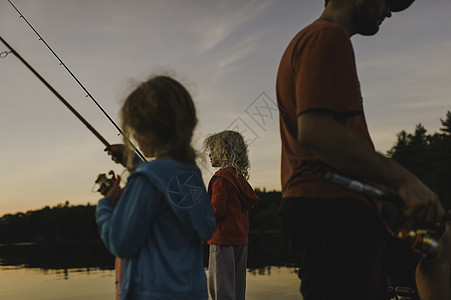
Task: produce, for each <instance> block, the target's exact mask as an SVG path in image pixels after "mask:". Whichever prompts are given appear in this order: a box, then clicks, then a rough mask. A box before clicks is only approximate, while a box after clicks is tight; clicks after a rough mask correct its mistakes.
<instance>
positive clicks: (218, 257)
mask: <svg viewBox="0 0 451 300" xmlns="http://www.w3.org/2000/svg"><path fill="white" fill-rule="evenodd" d="M246 265H247V245H237V246H228V245H210V258H209V263H208V289H209V291H210V296H211V298H212V300H244V299H245V298H246Z"/></svg>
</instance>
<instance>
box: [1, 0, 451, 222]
mask: <svg viewBox="0 0 451 300" xmlns="http://www.w3.org/2000/svg"><path fill="white" fill-rule="evenodd" d="M12 1H13V0H12ZM13 3H14V4H15V5H16V7H17V8H18V9H19V10H20V11H21V12H22V14H23V15H24V16H25V18H27V20H28V21H29V22H30V23H31V24H32V25H33V26H34V28H35V29H36V30H37V31H38V32H39V33H40V34H41V36H42V37H43V38H44V39H45V41H46V42H47V43H48V44H49V45H50V47H52V48H53V50H54V51H55V52H56V53H57V54H58V56H59V57H60V58H61V59H62V60H63V61H64V63H65V64H66V65H67V66H68V67H69V69H70V70H71V71H72V72H73V73H74V74H75V76H76V77H77V78H78V79H79V80H80V81H81V82H82V83H83V85H84V86H85V87H86V88H87V89H88V91H89V92H90V93H91V94H92V95H93V96H94V98H95V99H96V100H97V101H98V102H99V103H100V105H101V106H102V107H103V108H104V109H105V111H107V112H108V114H109V115H110V116H111V117H112V118H113V119H114V120H115V122H116V123H117V124H120V120H119V118H118V111H119V108H120V106H121V101H122V99H123V98H124V97H125V96H126V95H127V93H129V92H130V91H131V90H132V89H133V84H134V83H136V82H139V81H142V80H145V79H147V77H148V76H149V75H151V74H155V73H156V74H158V73H161V72H170V73H171V74H174V75H175V78H176V79H178V80H180V81H181V82H182V83H183V84H184V85H185V86H186V87H187V88H188V89H189V90H190V92H191V93H192V96H193V98H194V100H195V104H196V106H197V111H198V118H199V125H198V127H197V130H196V133H195V141H194V144H195V146H196V147H197V148H198V149H199V148H200V147H201V143H202V140H203V139H204V138H205V137H206V136H207V135H208V134H209V133H214V132H218V131H222V130H225V129H238V130H240V131H242V132H243V133H244V135H245V136H246V138H247V140H248V142H249V151H250V159H251V170H250V175H251V178H250V183H251V184H252V185H253V187H255V188H266V189H267V190H273V189H277V190H279V189H280V176H279V173H280V170H279V165H280V162H279V160H280V141H279V128H278V115H277V111H276V108H277V107H276V104H275V101H276V99H275V77H276V73H277V67H278V63H279V60H280V57H281V55H282V53H283V51H284V49H285V47H286V45H287V44H288V43H289V41H290V40H291V38H292V37H293V36H294V35H295V34H296V33H297V32H298V31H299V30H300V29H302V28H303V27H304V26H306V25H308V24H309V23H311V22H313V21H314V20H315V19H316V18H318V17H319V15H320V14H321V12H322V10H323V5H324V1H323V0H297V1H295V0H218V1H208V0H190V1H183V0H164V1H163V0H159V1H156V0H128V1H119V0H89V1H88V0H78V1H69V0H58V1H57V0H14V1H13ZM450 12H451V1H450V0H422V1H421V0H417V1H416V2H415V3H414V4H413V5H412V6H411V7H410V8H409V9H408V10H406V11H404V12H401V13H394V14H393V16H392V18H390V19H387V20H385V22H384V23H383V24H382V26H381V29H380V32H379V33H378V34H377V35H376V36H374V37H361V36H354V37H353V38H352V42H353V44H354V48H355V53H356V60H357V68H358V73H359V78H360V81H361V87H362V94H363V97H364V105H365V109H366V117H367V121H368V126H369V130H370V133H371V135H372V137H373V141H374V143H375V146H376V148H377V150H378V151H381V152H383V153H385V152H386V151H387V150H389V149H390V148H391V147H392V145H393V143H394V142H395V141H396V134H397V133H398V132H400V131H401V130H403V129H405V130H407V131H408V132H413V131H414V129H415V125H416V124H419V123H422V124H423V125H424V126H425V127H426V129H427V130H428V132H429V133H433V132H437V131H438V130H439V128H440V126H441V124H440V118H444V117H445V116H446V112H447V111H448V110H451V99H450V95H451V59H450V57H451V21H450V18H449V13H450ZM0 35H1V36H2V37H3V38H4V39H5V40H6V41H7V42H8V43H9V44H10V45H11V46H13V47H14V48H15V50H16V51H17V52H19V53H20V54H21V55H22V56H23V58H25V59H26V60H27V61H28V63H30V64H31V65H32V66H33V67H34V68H35V69H36V70H37V71H38V72H39V73H41V75H42V76H43V77H44V78H45V79H46V80H47V81H48V82H49V83H50V84H51V85H52V86H53V87H54V88H55V89H56V90H57V91H58V92H59V93H60V94H61V95H62V96H63V97H65V98H66V100H67V101H68V102H69V103H70V104H71V105H72V106H74V107H75V108H76V109H77V110H78V111H79V113H80V114H81V115H83V116H84V117H85V118H86V119H87V120H88V121H89V122H90V123H91V124H92V125H93V126H94V128H96V129H97V130H98V131H99V132H100V133H101V134H102V135H103V136H104V138H105V139H106V140H108V141H109V142H110V143H111V144H112V143H117V142H120V141H121V137H120V136H118V132H117V130H116V129H115V128H114V126H113V125H112V124H111V123H110V122H109V121H108V120H107V118H106V117H105V116H104V115H103V114H102V113H101V112H100V110H99V109H98V108H97V107H96V106H95V105H94V104H93V102H92V101H91V100H90V99H89V98H87V97H85V93H84V91H83V90H82V89H81V88H80V87H79V86H78V85H77V83H76V82H75V81H74V80H73V79H72V77H71V76H70V75H69V74H68V72H67V71H66V70H65V69H64V68H63V67H62V66H60V65H59V62H58V61H57V60H56V58H55V57H54V56H53V55H52V53H51V52H50V51H49V50H48V49H47V48H46V46H45V45H44V44H43V43H42V42H41V41H39V40H38V37H37V36H36V34H35V33H34V32H33V31H32V30H31V29H30V27H29V26H28V25H27V24H26V23H25V22H24V20H23V19H21V18H20V17H19V15H18V13H17V12H16V11H15V10H14V8H13V7H12V6H11V5H10V3H9V2H8V1H7V0H1V1H0ZM5 50H7V49H6V47H5V46H4V45H3V44H0V52H2V51H5ZM0 95H1V100H0V140H1V156H0V168H1V171H2V177H1V181H0V216H2V215H3V214H6V213H14V212H16V211H23V212H26V211H27V210H34V209H39V208H41V207H44V206H46V205H49V206H54V205H57V204H58V203H65V202H66V201H69V202H70V203H71V204H86V203H88V202H89V203H91V204H95V203H97V200H98V199H99V198H100V194H98V193H93V192H91V188H92V186H93V184H94V180H95V178H96V177H97V174H99V173H107V172H108V171H109V170H115V171H116V172H119V173H121V172H122V169H121V168H120V167H119V166H118V165H116V164H114V163H113V162H112V161H111V159H110V158H109V157H108V156H107V155H106V153H105V152H104V151H103V149H104V146H103V144H102V143H101V142H100V141H99V140H98V139H96V137H95V136H94V135H93V134H92V133H91V132H90V131H89V130H87V128H86V127H85V126H84V125H83V124H82V123H81V122H80V121H79V120H78V119H77V118H76V117H75V116H74V115H73V114H72V113H71V112H70V111H69V110H68V109H67V108H66V107H65V106H63V105H62V103H61V102H60V101H59V100H58V99H57V98H56V97H55V96H54V95H53V94H52V93H51V92H50V91H49V90H48V89H47V88H46V87H45V86H44V85H43V84H42V83H41V82H40V81H39V80H38V79H37V78H36V77H35V76H34V75H33V74H32V73H31V72H30V71H29V70H28V69H27V68H26V67H25V66H24V65H23V64H22V63H21V62H20V61H19V60H18V59H17V58H16V57H15V56H14V55H12V54H11V55H8V56H7V57H6V58H1V59H0ZM201 168H202V170H203V173H204V177H205V180H206V181H208V179H209V177H210V176H211V175H212V173H213V172H214V170H213V169H211V168H210V167H208V161H206V162H205V163H204V164H203V165H202V164H201Z"/></svg>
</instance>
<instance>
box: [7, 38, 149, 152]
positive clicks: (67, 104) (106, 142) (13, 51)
mask: <svg viewBox="0 0 451 300" xmlns="http://www.w3.org/2000/svg"><path fill="white" fill-rule="evenodd" d="M0 41H1V42H2V43H3V44H4V45H5V46H6V47H7V48H8V49H9V51H2V52H0V58H5V57H6V56H7V55H8V54H9V53H12V54H14V55H15V56H16V57H17V58H18V59H19V60H20V61H21V62H22V63H23V64H24V65H25V66H26V67H27V68H28V69H29V70H30V71H31V72H32V73H33V74H34V75H35V76H36V77H37V78H38V79H39V80H40V81H41V82H42V83H43V84H44V85H45V86H46V87H47V88H48V89H49V90H50V91H51V92H52V93H53V94H54V95H55V96H56V97H57V98H58V99H59V100H60V101H61V102H62V103H63V104H64V105H65V106H66V107H67V108H68V109H69V110H70V111H71V112H72V113H73V114H74V115H75V116H76V117H77V118H78V119H79V120H80V121H81V122H82V123H83V124H84V125H85V126H86V127H87V128H88V129H89V130H90V131H91V132H92V133H93V134H94V135H95V136H96V137H97V138H98V139H99V140H100V141H101V142H102V143H103V144H104V145H105V147H106V149H111V144H110V143H108V141H107V140H106V139H105V138H104V137H103V136H102V135H101V134H100V133H99V132H98V131H97V130H95V129H94V127H92V125H91V124H90V123H89V122H88V121H86V119H85V118H83V116H82V115H80V114H79V113H78V112H77V111H76V110H75V109H74V108H73V107H72V106H71V105H70V104H69V102H67V101H66V99H64V98H63V96H61V95H60V93H58V91H56V90H55V89H54V88H53V87H52V86H51V85H50V84H49V83H48V82H47V80H45V79H44V77H42V76H41V75H40V74H39V73H38V72H37V71H36V70H35V69H34V68H33V67H32V66H31V65H30V64H29V63H28V62H27V61H26V60H25V59H24V58H23V57H22V56H21V55H20V54H19V53H18V52H17V51H16V50H15V49H14V48H13V47H12V46H11V45H10V44H8V43H7V42H6V41H5V40H4V39H3V38H2V37H1V36H0ZM136 153H139V151H137V150H136ZM144 160H145V159H144Z"/></svg>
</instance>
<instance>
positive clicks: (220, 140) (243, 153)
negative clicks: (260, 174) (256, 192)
mask: <svg viewBox="0 0 451 300" xmlns="http://www.w3.org/2000/svg"><path fill="white" fill-rule="evenodd" d="M204 151H205V152H209V153H212V154H213V155H214V156H215V158H216V159H217V160H218V161H219V164H220V167H221V168H225V167H229V168H233V169H235V170H236V172H237V173H238V174H241V175H243V177H244V178H245V179H246V180H247V179H249V167H250V163H249V157H248V149H247V144H246V142H245V141H244V138H243V136H242V135H241V133H239V132H237V131H232V130H225V131H222V132H219V133H215V134H211V135H209V136H208V137H207V138H206V139H205V140H204Z"/></svg>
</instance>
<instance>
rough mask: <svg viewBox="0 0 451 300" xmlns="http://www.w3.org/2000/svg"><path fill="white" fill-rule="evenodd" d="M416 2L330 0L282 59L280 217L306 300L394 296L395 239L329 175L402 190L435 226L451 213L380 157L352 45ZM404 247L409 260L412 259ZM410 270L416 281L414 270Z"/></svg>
mask: <svg viewBox="0 0 451 300" xmlns="http://www.w3.org/2000/svg"><path fill="white" fill-rule="evenodd" d="M412 2H413V0H388V1H387V0H330V1H327V0H326V8H325V10H324V12H323V14H322V15H321V17H320V18H319V19H318V20H316V21H315V22H313V23H312V24H311V25H309V26H307V27H306V28H304V29H303V30H301V31H300V32H299V33H298V34H297V35H296V36H295V37H294V38H293V40H292V41H291V42H290V44H289V45H288V47H287V49H286V51H285V53H284V54H283V56H282V59H281V62H280V66H279V70H278V74H277V85H276V89H277V90H276V93H277V100H278V104H279V106H280V108H281V111H283V113H282V114H281V117H280V134H281V140H282V158H281V179H282V194H283V201H282V204H281V207H280V214H281V217H282V220H283V222H284V227H285V229H286V231H287V234H288V238H289V241H290V247H291V250H292V252H293V254H294V256H295V259H296V262H297V263H298V264H299V267H300V269H299V277H300V279H301V280H302V285H301V292H302V294H303V296H304V299H305V300H309V299H366V300H368V299H385V297H386V290H387V289H386V284H387V270H386V268H385V266H386V262H387V259H389V258H388V254H390V253H391V252H392V250H391V249H392V248H391V242H392V239H391V238H390V237H389V235H388V234H387V231H386V230H385V228H384V226H383V223H382V221H381V220H380V217H379V215H378V214H377V203H376V202H375V201H374V200H372V199H367V198H365V197H363V196H361V195H358V194H356V193H353V192H350V191H348V190H346V189H344V188H342V187H339V186H336V185H334V184H332V183H329V182H327V181H325V180H324V175H325V174H326V173H327V172H329V171H335V172H338V173H342V174H346V175H348V176H351V177H355V178H359V179H362V180H366V181H370V182H377V183H380V184H383V185H385V186H388V187H391V188H393V189H395V190H396V191H397V192H398V194H399V196H400V197H401V198H402V199H403V201H404V202H405V204H404V213H405V215H406V216H408V217H409V218H412V219H414V220H416V221H419V222H425V223H434V222H437V221H438V220H440V219H441V218H442V216H443V215H444V210H443V207H442V206H441V204H440V201H439V199H438V197H437V195H436V194H435V193H433V192H432V191H431V190H430V189H429V188H427V187H426V186H425V185H424V184H423V183H421V182H420V180H418V178H417V177H415V176H414V175H413V174H411V173H410V172H409V171H407V170H406V169H404V168H403V167H402V166H401V165H399V164H398V163H396V162H395V161H393V160H391V159H389V158H387V157H385V156H383V155H380V154H379V153H377V152H376V151H375V149H374V146H373V143H372V141H371V138H370V135H369V133H368V129H367V125H366V121H365V116H364V112H363V104H362V96H361V93H360V85H359V80H358V77H357V71H356V66H355V58H354V52H353V47H352V44H351V41H350V37H351V36H352V35H354V34H361V35H374V34H376V33H377V32H378V30H379V26H380V24H381V23H382V21H383V20H384V19H385V18H386V17H387V18H388V17H391V12H397V11H401V10H404V9H406V8H407V7H408V6H410V5H411V4H412ZM396 249H397V250H399V251H401V252H402V253H403V255H402V256H403V257H404V258H408V256H411V255H413V254H412V253H411V252H409V251H407V250H408V249H407V248H406V249H399V247H397V248H396ZM412 259H414V260H415V259H417V258H416V257H412ZM416 261H417V260H415V263H416ZM409 266H410V269H408V267H409ZM402 269H403V270H405V271H407V272H410V274H411V275H412V277H411V280H412V281H414V274H415V270H414V269H415V264H414V265H412V264H406V265H405V266H403V267H402Z"/></svg>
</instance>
